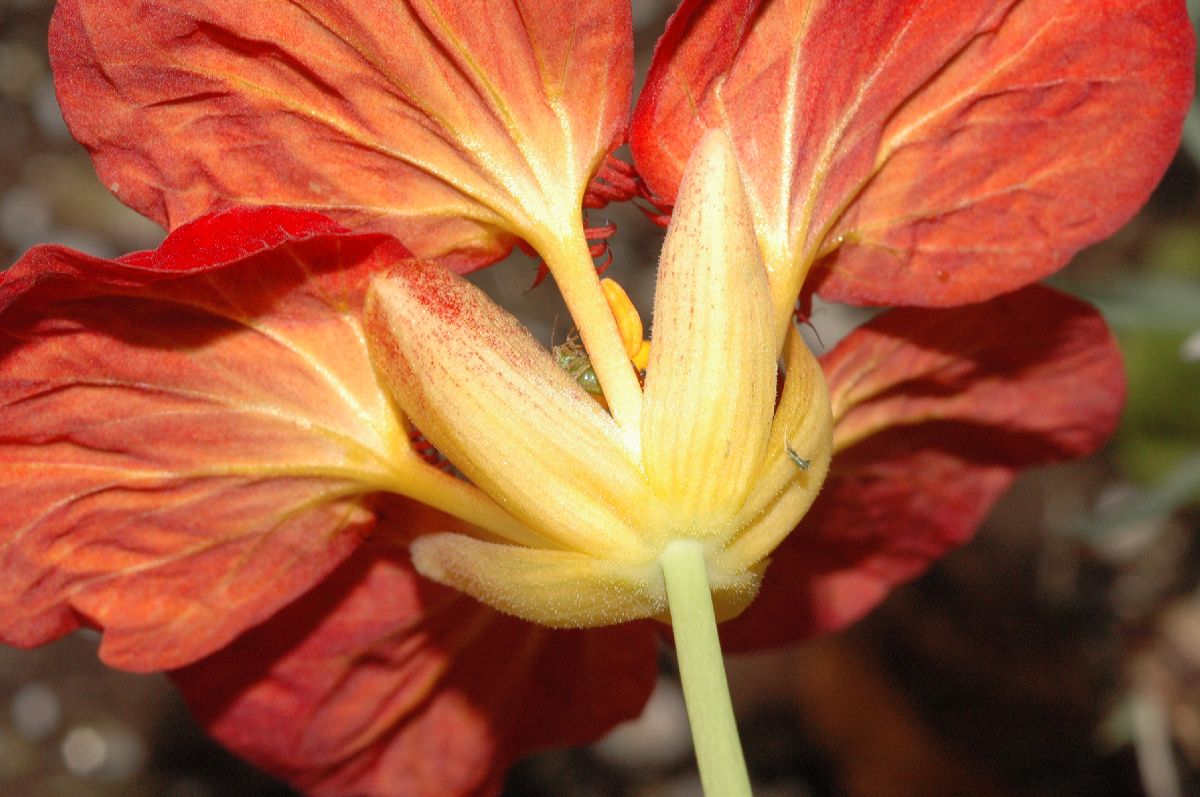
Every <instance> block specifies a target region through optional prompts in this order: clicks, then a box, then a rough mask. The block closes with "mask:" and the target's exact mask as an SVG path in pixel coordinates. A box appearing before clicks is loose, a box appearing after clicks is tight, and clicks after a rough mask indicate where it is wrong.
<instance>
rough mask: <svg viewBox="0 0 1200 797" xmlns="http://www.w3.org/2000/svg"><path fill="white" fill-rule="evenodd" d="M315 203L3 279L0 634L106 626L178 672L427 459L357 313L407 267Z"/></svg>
mask: <svg viewBox="0 0 1200 797" xmlns="http://www.w3.org/2000/svg"><path fill="white" fill-rule="evenodd" d="M338 229H339V228H337V226H336V225H333V224H332V223H330V222H329V221H328V220H325V219H323V218H322V217H319V216H315V215H313V214H298V213H294V212H285V211H278V210H274V211H257V212H245V211H240V212H234V213H229V214H225V215H222V216H217V217H214V218H208V219H205V220H202V221H200V222H197V223H195V224H192V225H188V226H187V227H184V228H182V229H180V230H179V231H178V232H176V233H175V234H173V235H172V236H170V237H169V238H168V239H167V241H166V242H165V243H164V244H163V246H162V248H161V249H159V250H158V251H157V252H148V253H141V254H139V255H134V256H131V257H129V258H126V259H125V260H123V261H104V260H99V259H96V258H90V257H87V256H85V255H81V254H78V253H75V252H71V251H69V250H65V249H62V248H59V247H40V248H38V249H35V250H33V251H31V252H30V253H29V254H27V255H26V256H25V257H24V258H23V259H22V260H21V261H20V262H18V263H17V264H16V265H15V266H13V268H12V269H11V270H9V271H8V272H7V273H5V274H4V276H3V280H2V281H0V505H3V506H4V507H5V508H6V509H5V515H4V521H3V530H2V532H0V606H2V607H3V609H4V612H3V619H2V620H0V635H2V637H3V639H4V640H5V641H8V642H10V643H13V644H19V645H35V644H40V643H43V642H46V641H49V640H50V639H53V638H55V637H57V636H59V635H61V634H63V633H66V632H68V631H70V630H72V629H73V628H75V627H77V626H78V625H80V624H85V625H93V626H97V627H99V628H101V629H102V630H104V632H105V635H104V640H103V643H102V646H101V656H102V657H103V658H104V659H105V660H106V661H107V662H109V663H110V664H113V665H115V666H119V667H123V668H127V669H135V670H152V669H161V668H166V667H173V666H178V665H181V664H185V663H187V662H189V661H193V660H195V659H196V658H198V657H199V656H202V655H204V654H207V653H209V652H211V651H212V650H214V649H216V648H218V647H220V646H221V645H223V644H225V643H226V642H228V641H229V640H230V639H231V638H233V637H234V636H235V635H237V634H238V633H239V632H241V631H242V630H244V629H245V628H247V627H249V626H251V625H253V624H255V623H257V622H260V621H261V620H263V619H265V618H266V617H268V616H269V615H270V614H271V613H273V612H274V611H275V610H276V609H277V608H279V607H280V606H282V605H284V604H286V603H287V602H289V601H290V600H291V599H292V598H294V597H295V596H296V595H298V594H300V593H301V592H303V591H305V590H307V589H308V588H309V587H310V586H312V584H313V583H315V582H316V581H317V580H319V579H320V578H321V577H322V576H323V575H324V574H325V573H326V572H328V571H329V570H330V569H331V568H333V567H334V566H336V565H337V563H338V562H339V561H340V560H341V559H342V558H343V557H345V556H346V555H347V554H349V553H350V551H351V550H353V548H354V547H355V546H356V545H357V544H358V542H359V540H360V538H361V537H362V536H363V535H364V534H365V533H366V532H367V531H368V530H369V528H370V527H371V525H372V522H373V516H372V513H371V512H370V511H369V507H368V506H367V505H366V503H365V502H364V497H365V495H366V494H367V493H370V492H372V491H375V490H379V489H391V488H393V487H394V486H396V485H397V483H398V482H400V481H401V480H402V478H403V469H404V467H405V464H404V463H406V462H412V463H415V462H416V458H415V455H413V454H412V453H411V452H410V451H409V448H408V444H407V438H406V435H405V433H404V430H403V427H402V425H401V423H400V419H399V418H398V417H397V416H396V414H395V413H394V411H393V409H392V407H391V405H390V402H389V400H388V398H387V396H386V394H384V393H383V392H382V391H381V390H380V388H379V386H378V385H377V383H376V382H375V379H374V376H373V374H372V371H371V366H370V362H369V360H368V357H367V351H366V347H365V344H364V342H363V338H362V332H361V329H360V328H359V326H358V324H357V321H356V314H357V312H358V308H359V307H360V306H361V303H362V297H363V294H364V292H365V286H366V280H367V277H368V275H369V274H370V273H371V271H372V270H374V269H378V268H380V267H381V265H382V264H384V263H387V262H389V261H392V260H395V259H398V258H400V257H403V256H404V254H405V253H404V251H403V249H401V248H400V247H399V246H397V245H396V244H395V242H393V241H390V240H388V239H386V238H383V237H382V236H358V237H348V236H345V235H342V234H340V233H338Z"/></svg>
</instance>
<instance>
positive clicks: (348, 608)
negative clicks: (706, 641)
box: [173, 505, 657, 797]
mask: <svg viewBox="0 0 1200 797" xmlns="http://www.w3.org/2000/svg"><path fill="white" fill-rule="evenodd" d="M413 510H416V511H415V512H414V511H413ZM447 520H448V519H446V518H441V519H439V518H436V517H430V513H428V512H422V511H420V510H419V508H417V507H415V506H412V505H409V506H408V507H403V506H402V507H401V508H400V512H399V513H398V514H397V515H396V516H395V517H394V519H393V520H392V521H388V522H387V524H386V525H385V526H383V527H382V528H381V529H380V531H381V532H384V533H383V534H378V535H373V536H372V538H371V539H370V540H369V541H368V542H367V543H365V544H364V545H363V546H362V548H360V549H359V551H358V552H356V553H355V555H354V556H353V557H352V558H351V559H350V560H349V561H347V562H346V563H345V564H344V565H342V567H341V568H340V569H339V570H337V571H336V572H335V573H334V574H333V575H332V576H331V577H330V578H329V579H328V580H327V581H326V582H325V583H323V584H321V586H320V587H318V588H317V589H316V590H314V591H313V592H311V593H310V594H308V595H306V596H305V597H304V598H303V599H301V601H299V602H298V603H296V604H295V605H293V606H290V607H288V608H287V609H285V610H284V611H283V612H281V613H279V614H278V615H276V616H275V617H273V618H272V619H271V620H269V621H268V622H267V623H265V624H264V625H263V626H261V627H260V628H257V629H255V630H253V631H251V632H249V633H247V634H246V635H245V636H243V637H242V638H241V639H239V640H238V641H237V642H235V643H234V644H233V645H231V646H230V647H228V648H226V649H225V650H223V651H221V652H220V653H218V654H216V655H214V656H212V657H210V658H208V659H204V660H203V661H201V662H199V663H197V664H195V665H193V666H192V667H189V668H188V669H186V670H183V671H180V672H177V673H174V674H173V677H174V679H175V681H176V683H178V684H179V686H180V688H181V689H182V690H183V693H184V696H185V698H186V699H187V701H188V703H189V704H190V706H191V707H192V709H193V711H195V712H196V714H197V716H198V718H199V719H200V721H201V723H202V724H203V725H205V726H206V727H207V729H208V730H209V732H211V733H212V734H213V735H214V736H216V738H217V739H219V740H220V741H222V742H223V743H225V744H226V745H228V746H229V747H230V748H231V749H232V750H234V751H235V752H236V753H237V754H238V755H240V756H243V757H245V758H247V759H248V760H250V761H252V762H254V763H255V764H256V765H258V766H260V767H262V768H263V769H265V770H267V771H268V772H271V773H274V774H275V775H278V776H280V777H282V778H285V779H287V780H288V781H291V782H292V783H293V784H295V785H296V786H297V787H299V788H301V789H303V790H304V792H305V793H306V794H311V795H314V797H336V796H337V795H346V794H369V795H378V796H379V797H476V795H483V794H493V793H497V792H498V791H499V789H500V787H501V784H502V781H503V778H504V774H505V770H506V769H507V767H508V765H509V764H511V763H512V762H513V761H515V760H516V759H517V758H520V757H521V756H523V755H526V754H528V753H530V752H532V751H534V750H537V749H541V748H544V747H547V746H551V745H554V746H559V745H577V744H585V743H587V742H590V741H592V740H594V739H596V738H597V737H598V736H600V734H602V733H603V732H605V731H606V730H607V729H609V728H611V727H612V726H613V725H614V724H616V723H617V722H619V721H622V720H625V719H630V718H632V717H634V716H636V715H637V714H638V712H639V711H640V710H641V707H642V705H643V704H644V703H645V701H646V698H647V697H648V695H649V693H650V689H651V687H652V685H653V683H654V679H655V674H656V672H657V670H656V667H655V655H654V650H655V634H654V632H653V630H652V629H651V628H650V627H649V626H647V625H644V624H636V625H624V626H620V627H617V628H604V629H590V630H588V631H553V630H550V629H547V628H542V627H540V626H535V625H531V624H529V623H525V622H522V621H520V620H515V619H512V618H508V617H503V616H501V615H499V614H497V613H496V612H494V611H492V610H491V609H488V608H487V607H484V606H480V605H479V604H478V603H476V602H475V601H473V600H472V599H471V598H469V597H467V596H465V595H463V594H461V593H459V592H456V591H454V590H450V589H446V588H444V587H441V586H438V585H436V584H432V583H430V582H428V581H425V580H424V579H422V578H420V577H419V576H418V575H417V574H416V573H415V572H414V571H413V569H412V566H411V564H409V562H408V557H407V555H406V552H405V549H404V546H403V545H402V544H401V542H400V541H399V540H398V539H397V538H396V537H394V536H392V531H393V530H398V531H400V532H401V533H402V534H403V536H412V535H414V534H417V533H420V532H421V531H422V530H434V529H437V528H445V527H446V521H447ZM297 717H304V718H305V721H304V722H297V721H296V718H297Z"/></svg>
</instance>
